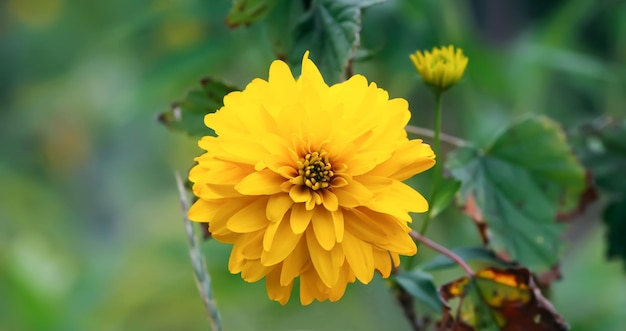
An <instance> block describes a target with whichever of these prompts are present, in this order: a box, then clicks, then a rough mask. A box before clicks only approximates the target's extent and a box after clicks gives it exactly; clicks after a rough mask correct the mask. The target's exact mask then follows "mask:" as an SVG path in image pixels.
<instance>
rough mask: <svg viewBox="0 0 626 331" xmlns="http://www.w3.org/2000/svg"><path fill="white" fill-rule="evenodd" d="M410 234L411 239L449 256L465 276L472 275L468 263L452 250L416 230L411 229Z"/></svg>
mask: <svg viewBox="0 0 626 331" xmlns="http://www.w3.org/2000/svg"><path fill="white" fill-rule="evenodd" d="M409 234H410V235H411V237H413V239H415V240H417V241H419V242H421V243H422V244H424V245H426V246H428V247H430V248H432V249H433V250H435V251H437V252H439V253H441V254H443V255H445V256H447V257H449V258H450V259H451V260H452V261H454V262H455V263H456V264H458V265H459V266H460V267H461V268H462V269H463V271H465V273H466V274H467V276H469V277H472V276H474V271H473V270H472V268H470V266H469V265H467V263H465V261H463V259H462V258H461V257H460V256H458V255H456V254H454V252H452V251H451V250H449V249H447V248H445V247H443V246H441V245H439V244H438V243H436V242H434V241H432V240H430V239H428V238H426V237H424V236H422V235H421V234H419V233H417V231H415V230H413V231H411V232H410V233H409Z"/></svg>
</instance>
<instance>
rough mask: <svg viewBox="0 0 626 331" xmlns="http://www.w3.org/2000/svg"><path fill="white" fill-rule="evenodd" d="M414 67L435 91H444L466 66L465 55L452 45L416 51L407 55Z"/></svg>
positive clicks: (461, 73)
mask: <svg viewBox="0 0 626 331" xmlns="http://www.w3.org/2000/svg"><path fill="white" fill-rule="evenodd" d="M409 57H410V58H411V61H413V64H414V65H415V69H417V72H418V73H419V74H420V76H422V79H423V80H424V82H425V83H426V84H428V85H430V86H431V87H433V88H434V89H435V90H436V91H439V92H440V91H444V90H446V89H447V88H449V87H451V86H452V85H454V84H456V83H457V82H458V81H459V80H461V77H463V72H464V71H465V67H467V61H468V60H467V57H466V56H465V55H463V50H461V49H460V48H457V49H456V50H455V49H454V46H452V45H450V46H448V47H441V48H437V47H435V48H433V50H432V51H431V52H429V51H424V53H422V52H420V51H417V52H415V54H411V55H409Z"/></svg>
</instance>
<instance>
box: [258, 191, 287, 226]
mask: <svg viewBox="0 0 626 331" xmlns="http://www.w3.org/2000/svg"><path fill="white" fill-rule="evenodd" d="M292 205H293V200H291V197H289V195H287V194H275V195H272V196H271V197H270V198H269V200H268V201H267V208H266V209H265V216H266V217H267V219H268V220H270V221H272V222H276V221H279V220H281V219H282V218H283V216H284V215H285V213H286V212H287V211H288V210H289V208H291V206H292Z"/></svg>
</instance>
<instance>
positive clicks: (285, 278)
mask: <svg viewBox="0 0 626 331" xmlns="http://www.w3.org/2000/svg"><path fill="white" fill-rule="evenodd" d="M309 261H310V258H309V250H308V248H307V246H306V242H305V241H304V240H300V242H299V243H298V245H297V246H296V248H294V250H293V252H292V253H291V254H290V255H289V256H287V258H285V260H284V261H283V263H282V269H281V271H280V284H281V285H283V286H285V285H288V284H289V283H291V282H292V281H293V279H294V278H295V277H297V276H299V275H300V273H301V272H302V271H303V270H304V267H305V266H306V265H307V263H308V262H309Z"/></svg>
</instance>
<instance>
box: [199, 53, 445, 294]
mask: <svg viewBox="0 0 626 331" xmlns="http://www.w3.org/2000/svg"><path fill="white" fill-rule="evenodd" d="M409 118H410V113H409V110H408V104H407V102H406V101H405V100H404V99H389V96H388V94H387V92H386V91H384V90H383V89H380V88H378V87H377V86H376V84H374V83H371V84H368V82H367V80H366V79H365V77H363V76H360V75H355V76H353V77H352V78H350V79H349V80H347V81H345V82H343V83H340V84H336V85H333V86H328V85H326V83H325V82H324V80H323V78H322V76H321V74H320V72H319V70H318V69H317V67H316V66H315V64H313V62H312V61H311V60H309V59H308V52H307V53H305V54H304V58H303V60H302V74H301V76H300V78H298V79H294V77H293V75H292V73H291V71H290V69H289V67H288V66H287V65H286V64H285V63H284V62H282V61H274V62H273V63H272V65H271V67H270V73H269V79H268V80H267V81H265V80H262V79H254V80H253V81H252V82H251V83H249V84H248V86H247V87H246V88H245V89H244V90H243V91H241V92H232V93H230V94H228V95H227V96H226V97H224V106H223V107H222V108H221V109H220V110H219V111H217V112H216V113H214V114H209V115H207V116H206V118H205V123H206V125H207V126H209V127H211V128H212V129H213V130H215V133H216V134H217V136H216V137H210V136H207V137H203V138H202V139H201V140H200V141H199V146H200V147H201V148H202V149H204V150H206V153H204V154H203V155H201V156H199V157H197V158H196V161H197V165H196V166H195V167H193V168H192V169H191V171H190V173H189V179H190V180H191V181H192V182H193V183H194V185H193V192H194V194H195V195H196V196H197V197H198V200H197V201H196V202H195V203H194V204H193V206H192V207H191V209H190V210H189V218H190V219H192V220H194V221H197V222H208V223H209V231H210V232H211V234H212V235H213V237H214V238H215V239H217V240H219V241H221V242H225V243H230V244H233V249H232V252H231V255H230V260H229V264H228V268H229V270H230V272H232V273H241V276H242V278H244V279H245V280H246V281H249V282H255V281H258V280H260V279H262V278H264V277H265V282H266V285H267V286H266V287H267V292H268V295H269V297H270V298H271V299H273V300H276V301H279V302H280V303H281V304H285V303H286V302H287V301H288V300H289V297H290V295H291V291H292V287H293V284H294V280H295V278H297V277H300V301H301V303H302V304H305V305H306V304H309V303H311V302H312V301H313V300H314V299H317V300H320V301H323V300H326V299H329V300H331V301H336V300H339V298H341V297H342V296H343V293H344V291H345V289H346V285H347V284H348V283H351V282H354V281H355V279H358V280H359V281H361V282H362V283H368V282H370V281H371V280H372V277H373V275H374V272H375V271H378V272H379V273H380V274H381V275H382V276H383V277H388V276H389V274H390V272H391V269H392V266H398V265H399V263H400V260H399V255H413V254H415V253H416V252H417V248H416V246H415V243H414V242H413V241H412V240H411V238H410V236H409V235H408V233H409V232H410V228H409V227H408V225H407V223H408V222H411V217H410V216H409V214H408V213H409V212H424V211H426V210H427V209H428V203H427V202H426V200H425V199H424V198H423V197H422V195H420V194H419V193H418V192H416V191H414V190H413V189H412V188H411V187H409V186H407V185H406V184H404V183H402V182H401V181H402V180H405V179H407V178H409V177H411V176H413V175H414V174H416V173H419V172H422V171H424V170H426V169H429V168H430V167H432V166H433V165H434V163H435V160H434V157H435V156H434V154H433V152H432V150H431V148H430V147H429V146H428V145H426V144H424V143H422V141H421V140H408V139H407V134H406V131H405V129H404V127H405V125H406V124H407V123H408V121H409Z"/></svg>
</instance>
